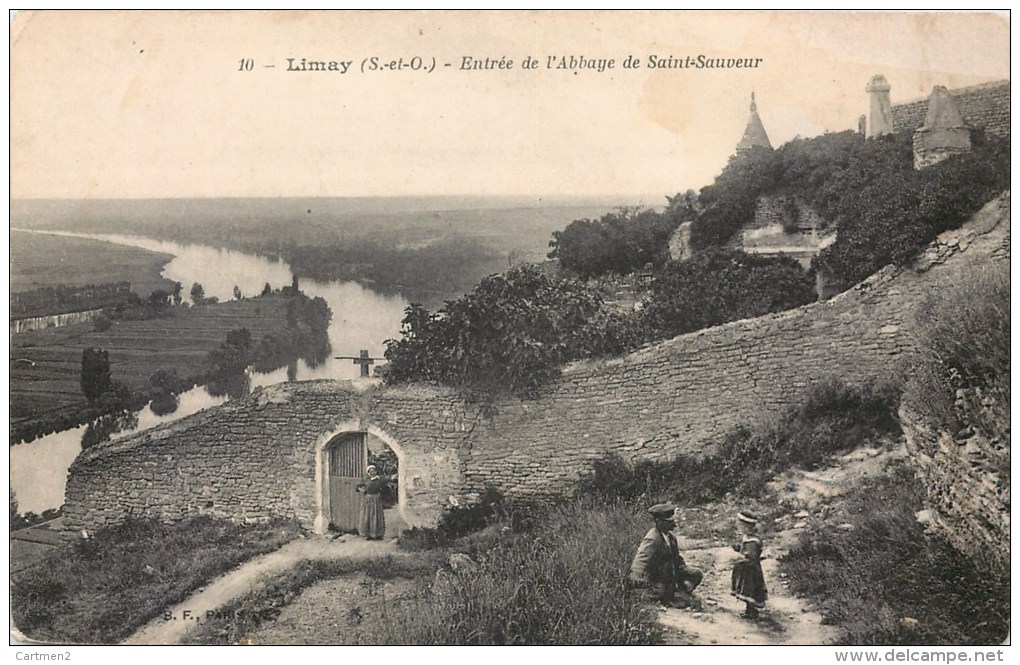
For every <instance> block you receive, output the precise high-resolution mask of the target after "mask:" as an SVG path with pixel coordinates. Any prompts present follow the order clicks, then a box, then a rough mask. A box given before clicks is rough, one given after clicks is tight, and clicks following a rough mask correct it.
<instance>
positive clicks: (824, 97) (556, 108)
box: [11, 11, 1009, 198]
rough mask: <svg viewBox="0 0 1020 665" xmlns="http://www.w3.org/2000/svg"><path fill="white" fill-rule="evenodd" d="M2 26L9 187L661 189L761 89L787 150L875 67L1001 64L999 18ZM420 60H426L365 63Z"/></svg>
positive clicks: (972, 76)
mask: <svg viewBox="0 0 1020 665" xmlns="http://www.w3.org/2000/svg"><path fill="white" fill-rule="evenodd" d="M11 37H12V47H11V196H12V198H163V197H227V196H231V197H232V196H243V197H247V196H262V197H277V196H397V195H400V196H423V195H460V194H471V195H610V194H612V195H615V194H633V195H642V196H647V195H654V196H660V197H661V196H662V195H665V194H671V193H675V192H678V191H683V190H685V189H688V188H695V189H697V188H699V187H701V186H703V185H706V184H709V183H710V182H711V181H712V179H713V178H714V176H715V175H716V174H718V173H719V171H720V170H721V169H722V168H723V166H725V164H726V161H727V159H728V157H729V156H730V155H731V154H732V152H733V148H734V146H735V145H736V143H737V141H738V140H739V139H740V137H741V135H742V133H743V130H744V127H745V125H746V123H747V118H748V105H749V101H750V95H751V92H752V91H754V92H755V93H756V97H757V103H758V109H759V113H760V115H761V118H762V121H763V123H764V125H765V128H766V130H767V131H768V134H769V136H770V138H771V140H772V143H773V145H775V146H778V145H780V144H782V143H783V142H785V141H788V140H790V139H791V138H793V137H795V136H798V135H800V136H803V137H809V136H814V135H818V134H820V133H823V132H825V131H841V130H844V129H850V128H854V129H855V128H856V127H857V118H858V117H859V116H860V115H861V114H863V113H866V112H867V110H868V97H867V93H865V91H864V87H865V85H866V84H867V81H868V79H869V78H870V77H871V76H872V75H874V74H879V73H881V74H884V75H885V76H886V78H887V79H888V80H889V82H890V83H891V85H892V92H891V96H892V101H893V103H894V104H895V103H897V102H899V101H906V100H911V99H917V98H920V97H923V96H926V95H927V94H928V93H929V92H930V91H931V88H932V86H934V85H936V84H941V85H946V86H948V87H950V88H954V87H962V86H967V85H974V84H978V83H984V82H987V81H992V80H998V79H1005V78H1008V77H1009V22H1008V18H1005V17H1003V16H1001V15H994V14H962V13H940V14H932V13H895V14H889V13H876V12H866V13H865V12H861V13H839V12H814V13H809V12H803V13H801V12H725V13H723V12H717V13H712V12H665V11H655V12H527V11H515V12H478V11H472V12H425V11H404V12H261V11H247V12H227V11H220V12H203V11H179V12H122V11H96V12H87V13H80V12H60V11H53V12H36V13H29V14H21V15H19V16H18V17H17V18H16V20H15V22H14V24H13V27H12V32H11ZM652 55H654V56H658V57H659V58H660V59H661V58H666V57H669V56H672V57H674V58H681V59H682V58H685V57H687V56H691V57H696V56H698V55H704V56H706V57H710V58H748V59H750V58H755V59H757V58H760V59H761V62H760V63H759V66H758V67H755V68H741V69H693V68H666V69H663V68H656V69H651V68H649V67H648V62H649V56H652ZM415 56H418V57H421V58H422V59H423V62H424V63H425V65H426V67H431V63H432V61H433V59H435V62H436V68H435V70H434V71H431V72H426V71H421V70H418V71H414V70H412V69H410V68H406V67H405V69H404V70H403V71H387V70H377V71H365V72H362V64H363V63H364V62H365V61H366V59H369V58H372V57H376V58H378V62H379V63H387V62H390V61H394V60H397V59H399V58H401V57H403V58H404V61H405V62H410V59H411V58H413V57H415ZM551 56H552V57H555V58H557V63H556V64H558V58H559V57H561V56H567V57H568V58H569V57H570V56H576V57H581V56H583V57H584V58H585V59H586V60H593V59H594V60H600V59H605V60H609V59H612V60H614V61H615V62H614V67H613V68H612V69H608V68H607V69H604V71H601V72H599V71H596V70H592V69H581V70H570V69H555V68H553V69H550V68H548V63H549V58H550V57H551ZM628 56H634V57H635V58H637V59H638V60H639V61H640V64H641V66H640V67H639V68H636V69H632V68H624V67H623V62H624V60H625V59H626V58H627V57H628ZM465 57H470V58H473V59H484V58H490V59H495V60H499V59H501V58H503V59H506V60H512V61H513V68H512V69H490V70H473V69H471V70H463V69H461V65H462V63H463V59H464V58H465ZM529 57H533V58H535V60H537V64H538V67H537V68H535V69H523V68H522V67H521V64H522V61H523V60H525V58H529ZM288 58H293V59H294V62H295V63H299V62H300V61H301V59H302V58H305V59H307V60H316V61H330V60H336V61H338V62H346V61H351V62H352V64H351V65H350V69H349V70H348V71H347V72H346V73H343V74H341V73H339V72H288V71H286V69H287V59H288ZM245 60H251V61H252V65H251V70H250V71H245V70H244V68H243V65H242V62H243V61H245ZM369 62H370V61H369ZM446 63H449V64H450V66H449V67H446V66H445V65H446ZM267 65H272V67H267ZM340 66H341V67H342V65H340ZM366 66H368V65H367V64H366Z"/></svg>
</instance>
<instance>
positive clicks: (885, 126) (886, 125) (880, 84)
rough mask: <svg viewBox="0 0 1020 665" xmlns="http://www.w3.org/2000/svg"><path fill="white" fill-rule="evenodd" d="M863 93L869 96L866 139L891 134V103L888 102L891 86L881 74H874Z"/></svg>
mask: <svg viewBox="0 0 1020 665" xmlns="http://www.w3.org/2000/svg"><path fill="white" fill-rule="evenodd" d="M864 90H865V92H868V93H869V94H870V95H871V116H870V119H869V120H868V133H867V137H868V138H869V139H870V138H874V137H876V136H882V135H883V134H892V130H893V124H892V102H890V101H889V91H890V90H892V86H891V85H889V81H886V80H885V77H884V76H882V75H881V74H875V75H874V76H872V77H871V80H870V81H868V85H867V87H865V88H864Z"/></svg>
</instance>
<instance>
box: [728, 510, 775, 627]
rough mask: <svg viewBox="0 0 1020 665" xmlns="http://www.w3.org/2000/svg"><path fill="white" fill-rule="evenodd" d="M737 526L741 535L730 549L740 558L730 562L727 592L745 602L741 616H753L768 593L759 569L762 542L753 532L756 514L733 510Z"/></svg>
mask: <svg viewBox="0 0 1020 665" xmlns="http://www.w3.org/2000/svg"><path fill="white" fill-rule="evenodd" d="M737 525H738V526H739V528H740V533H741V535H742V536H743V537H742V538H741V540H740V543H739V544H737V545H734V546H733V549H735V550H736V551H737V552H740V554H741V555H743V558H741V559H740V561H737V562H736V563H735V564H733V578H732V580H731V583H730V593H731V594H733V595H734V596H735V597H736V598H737V600H742V601H744V603H745V604H746V605H747V609H746V611H745V612H744V613H743V614H742V615H741V616H743V617H745V618H747V619H757V618H758V610H760V609H762V608H764V607H765V601H766V600H767V599H768V597H769V592H768V590H767V589H766V588H765V575H763V574H762V572H761V552H762V549H763V548H764V544H763V543H762V540H761V537H760V536H758V535H757V528H758V518H757V517H755V516H754V515H752V514H751V513H749V512H746V511H741V512H740V513H737Z"/></svg>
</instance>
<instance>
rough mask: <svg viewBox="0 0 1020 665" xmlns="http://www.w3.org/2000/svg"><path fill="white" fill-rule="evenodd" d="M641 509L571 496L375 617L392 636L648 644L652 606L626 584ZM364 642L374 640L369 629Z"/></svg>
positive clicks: (656, 636)
mask: <svg viewBox="0 0 1020 665" xmlns="http://www.w3.org/2000/svg"><path fill="white" fill-rule="evenodd" d="M647 521H648V520H647V515H640V514H638V512H637V511H635V510H631V509H628V508H625V507H615V508H607V507H605V506H601V505H598V504H596V503H592V502H570V503H567V504H563V505H561V506H558V507H553V508H549V509H547V510H546V511H545V512H544V513H543V516H542V520H541V523H540V525H537V526H536V527H535V528H533V529H526V530H523V531H516V530H515V531H512V532H510V533H509V534H508V535H507V536H506V537H504V538H502V539H501V540H499V541H498V542H497V543H496V544H495V546H493V547H492V548H491V549H488V550H487V551H485V552H484V553H483V554H480V555H479V556H478V561H477V566H474V567H472V568H469V569H468V570H465V571H461V572H459V573H458V574H456V575H447V576H445V577H443V578H442V579H441V580H439V581H437V582H435V583H434V584H432V585H430V586H429V587H428V588H426V589H424V590H423V592H422V593H421V595H420V597H419V599H418V602H417V603H415V604H414V605H412V606H411V608H410V609H409V611H408V612H407V613H406V614H401V615H398V616H395V617H394V619H393V621H392V623H391V624H390V625H385V626H383V625H380V626H376V627H375V629H376V630H377V631H378V635H379V638H377V639H380V638H381V639H385V640H389V641H388V642H387V643H397V644H457V645H508V644H530V645H539V644H583V645H587V644H616V645H626V644H655V643H659V642H660V641H661V627H660V626H659V625H658V623H657V621H656V618H655V614H654V610H652V609H651V608H650V607H648V606H646V605H644V604H642V603H641V602H640V601H639V600H638V599H637V598H636V597H635V596H634V595H633V594H631V593H629V592H628V590H627V585H626V574H627V571H628V570H629V566H630V561H631V558H632V557H633V555H634V548H635V547H636V546H637V543H638V542H639V541H640V538H641V535H642V534H643V532H644V530H645V528H646V526H647ZM367 643H369V644H372V643H377V642H375V641H373V640H372V639H371V638H370V639H369V640H368V642H367Z"/></svg>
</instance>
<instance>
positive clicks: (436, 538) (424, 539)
mask: <svg viewBox="0 0 1020 665" xmlns="http://www.w3.org/2000/svg"><path fill="white" fill-rule="evenodd" d="M507 510H508V504H507V501H506V499H505V498H504V497H503V495H502V494H500V493H499V491H498V490H496V489H495V488H492V487H487V488H486V489H485V492H484V493H483V494H482V495H481V496H480V497H479V498H478V500H477V501H471V502H467V503H466V504H465V505H458V506H447V507H446V508H445V509H444V510H443V513H442V515H440V517H439V524H438V525H437V526H436V528H429V527H414V528H412V529H410V530H408V531H405V532H404V533H402V534H401V536H400V547H401V548H403V549H406V550H430V549H435V548H438V547H446V546H448V545H449V544H450V543H451V542H452V541H453V540H455V539H457V538H460V537H461V536H465V535H467V534H469V533H472V532H474V531H479V530H481V529H484V528H485V527H487V526H489V525H490V524H493V523H494V522H496V521H498V520H500V519H505V518H506V517H507V515H508V512H507Z"/></svg>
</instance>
